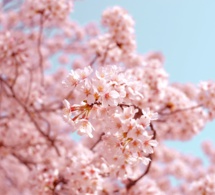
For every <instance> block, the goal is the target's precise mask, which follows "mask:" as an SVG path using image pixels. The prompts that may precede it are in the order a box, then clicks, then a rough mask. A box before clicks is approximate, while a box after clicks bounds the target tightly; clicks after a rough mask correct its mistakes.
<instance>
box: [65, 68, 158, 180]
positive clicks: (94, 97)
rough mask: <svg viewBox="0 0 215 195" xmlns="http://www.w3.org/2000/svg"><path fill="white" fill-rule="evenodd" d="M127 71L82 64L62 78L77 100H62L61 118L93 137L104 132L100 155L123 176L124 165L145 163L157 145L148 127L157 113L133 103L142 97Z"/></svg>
mask: <svg viewBox="0 0 215 195" xmlns="http://www.w3.org/2000/svg"><path fill="white" fill-rule="evenodd" d="M129 73H130V71H128V72H127V73H126V71H124V70H123V69H121V70H120V68H117V67H116V66H107V67H104V68H101V69H100V70H96V71H95V72H93V70H92V68H91V67H86V68H85V69H83V70H82V71H81V70H80V69H78V70H75V71H73V70H72V71H71V73H70V74H69V76H68V77H67V79H66V80H65V81H64V84H66V86H67V87H70V88H72V89H73V93H75V94H76V97H77V99H76V100H74V101H79V102H81V103H80V104H74V105H72V106H71V105H70V103H69V102H68V101H67V100H64V104H65V109H64V118H65V119H66V120H67V121H68V122H69V123H70V124H72V125H73V127H74V129H75V130H77V131H78V133H79V134H81V135H82V134H87V135H88V136H89V137H93V134H94V133H93V132H94V131H96V132H99V133H103V134H104V135H103V136H102V143H101V144H103V147H104V148H106V155H105V156H104V158H105V160H106V162H107V164H108V165H109V166H110V168H111V170H113V171H112V173H113V172H114V171H115V174H116V175H117V176H120V177H123V175H124V176H126V174H125V173H127V172H128V171H127V170H126V166H130V165H133V166H134V164H136V166H138V165H139V164H140V163H143V164H145V165H148V163H149V161H150V159H149V158H148V157H147V156H148V155H149V154H151V153H153V147H155V146H157V142H156V141H155V140H154V138H155V137H154V135H153V129H151V130H150V123H151V121H152V120H155V119H157V115H156V114H155V113H153V112H150V111H149V110H147V109H146V110H145V111H144V110H142V109H140V108H138V107H136V106H135V102H137V101H139V100H140V99H143V97H142V95H141V94H140V93H138V89H141V86H140V85H139V84H138V81H135V80H132V79H129V77H130V78H132V75H130V76H129ZM128 97H129V98H128ZM104 121H109V123H104ZM92 124H93V125H92ZM103 147H99V148H103ZM99 148H98V150H100V149H99ZM99 153H101V155H102V156H103V154H102V153H103V151H101V150H100V151H99Z"/></svg>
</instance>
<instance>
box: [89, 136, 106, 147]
mask: <svg viewBox="0 0 215 195" xmlns="http://www.w3.org/2000/svg"><path fill="white" fill-rule="evenodd" d="M103 135H105V133H102V134H101V135H100V136H99V139H98V140H97V141H96V142H95V143H94V144H93V145H92V146H91V147H90V150H93V149H94V148H95V147H96V146H97V144H98V143H99V142H100V141H101V140H102V136H103Z"/></svg>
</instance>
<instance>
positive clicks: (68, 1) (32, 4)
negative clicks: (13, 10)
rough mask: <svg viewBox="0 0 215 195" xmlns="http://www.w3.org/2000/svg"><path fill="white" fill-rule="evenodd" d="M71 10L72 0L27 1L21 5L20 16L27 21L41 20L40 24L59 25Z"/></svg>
mask: <svg viewBox="0 0 215 195" xmlns="http://www.w3.org/2000/svg"><path fill="white" fill-rule="evenodd" d="M71 8H72V0H41V1H34V0H27V1H26V2H25V4H23V10H22V15H23V17H24V18H25V19H28V20H29V21H30V20H35V19H36V20H37V19H38V18H39V20H40V21H41V18H43V19H42V22H44V21H45V20H47V21H49V22H51V23H53V22H54V23H59V22H63V21H65V20H66V19H67V17H68V15H69V13H70V11H71ZM25 12H27V14H26V13H25Z"/></svg>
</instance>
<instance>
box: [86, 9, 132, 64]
mask: <svg viewBox="0 0 215 195" xmlns="http://www.w3.org/2000/svg"><path fill="white" fill-rule="evenodd" d="M102 24H103V25H104V26H105V27H107V28H108V30H109V31H108V33H106V34H104V35H100V36H98V37H97V38H95V39H92V40H91V41H90V47H91V48H92V50H93V51H94V52H95V53H96V55H98V56H99V58H100V60H101V62H102V63H104V62H105V61H108V62H109V63H110V62H111V63H113V62H119V61H120V60H121V61H126V60H127V59H130V58H131V56H132V53H134V51H135V48H136V42H135V39H134V21H133V19H132V18H131V16H129V15H128V14H127V12H126V11H125V10H124V9H122V8H120V7H117V6H116V7H113V8H110V9H107V10H105V11H104V13H103V16H102ZM132 57H133V58H135V57H136V56H135V57H134V56H132Z"/></svg>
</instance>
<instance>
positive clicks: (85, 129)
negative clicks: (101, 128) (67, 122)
mask: <svg viewBox="0 0 215 195" xmlns="http://www.w3.org/2000/svg"><path fill="white" fill-rule="evenodd" d="M75 128H77V131H78V134H79V135H88V136H89V137H90V138H93V134H92V132H93V131H94V130H95V129H94V127H93V126H92V124H91V123H90V122H89V121H88V120H86V119H80V120H78V122H77V123H75Z"/></svg>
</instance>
